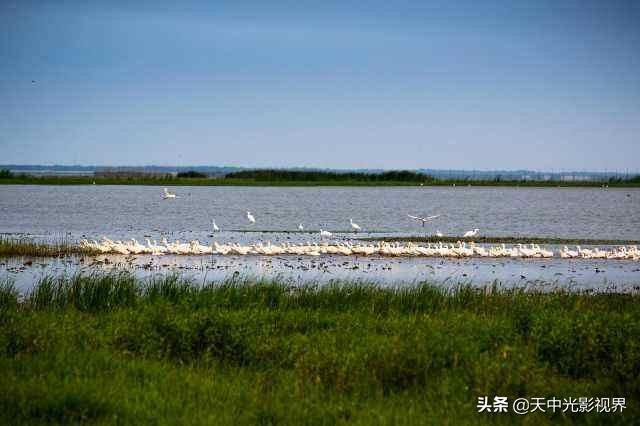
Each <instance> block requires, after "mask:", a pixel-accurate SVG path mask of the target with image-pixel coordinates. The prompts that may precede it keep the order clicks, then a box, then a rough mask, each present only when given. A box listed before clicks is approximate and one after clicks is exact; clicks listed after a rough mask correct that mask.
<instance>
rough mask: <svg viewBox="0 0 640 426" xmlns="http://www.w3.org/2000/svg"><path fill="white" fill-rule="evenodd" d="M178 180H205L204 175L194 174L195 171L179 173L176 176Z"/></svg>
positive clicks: (200, 173)
mask: <svg viewBox="0 0 640 426" xmlns="http://www.w3.org/2000/svg"><path fill="white" fill-rule="evenodd" d="M177 177H179V178H207V177H208V176H207V174H206V173H202V172H196V171H195V170H189V171H186V172H180V173H178V174H177Z"/></svg>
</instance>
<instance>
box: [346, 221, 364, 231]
mask: <svg viewBox="0 0 640 426" xmlns="http://www.w3.org/2000/svg"><path fill="white" fill-rule="evenodd" d="M349 223H351V229H353V231H354V232H358V231H360V230H361V229H362V228H360V225H358V224H357V223H354V222H353V219H349Z"/></svg>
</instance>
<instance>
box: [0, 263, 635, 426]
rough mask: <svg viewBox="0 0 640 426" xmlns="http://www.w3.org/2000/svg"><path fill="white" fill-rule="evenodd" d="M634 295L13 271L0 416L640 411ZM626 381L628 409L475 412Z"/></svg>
mask: <svg viewBox="0 0 640 426" xmlns="http://www.w3.org/2000/svg"><path fill="white" fill-rule="evenodd" d="M638 297H639V296H637V295H630V294H625V295H622V294H565V293H547V294H541V293H530V292H525V291H511V292H501V291H497V290H496V289H493V291H485V290H474V289H471V288H459V289H458V290H457V291H445V290H440V289H437V288H434V287H431V286H429V285H422V286H418V287H413V288H404V289H402V288H398V289H382V288H379V287H374V286H368V285H362V284H361V285H357V284H350V283H343V284H335V285H333V286H328V287H320V288H316V287H310V286H307V287H303V288H292V287H287V286H286V285H284V284H278V283H265V282H263V283H260V282H252V281H246V282H227V283H222V284H217V285H207V286H204V287H200V288H197V287H195V286H193V285H192V283H189V282H185V281H181V280H180V279H179V278H177V277H172V276H169V277H164V278H157V279H155V280H151V281H144V282H140V281H137V280H136V279H135V278H133V277H132V276H130V275H117V276H116V275H103V276H76V277H72V278H66V279H65V278H59V279H58V278H44V279H42V280H41V281H40V282H39V283H38V284H37V285H36V287H35V289H34V290H33V291H32V292H31V293H30V294H29V295H27V296H26V297H24V298H19V297H18V295H17V292H16V291H15V289H13V287H12V286H11V284H10V283H4V284H3V285H0V369H1V370H2V374H1V375H0V389H2V392H0V423H6V424H37V423H43V424H44V423H54V424H58V423H69V422H83V423H92V424H112V423H121V424H146V423H154V424H347V423H348V424H367V425H368V424H443V423H444V424H478V423H480V424H487V423H504V424H511V423H514V422H516V421H517V420H526V421H527V422H528V423H530V424H551V423H552V422H553V423H558V422H559V423H572V422H580V423H587V424H589V423H590V424H601V423H604V422H605V421H606V422H607V423H619V424H623V423H626V424H633V422H634V421H635V419H637V416H638V415H639V414H640V408H639V406H638V404H637V401H638V397H640V304H639V303H638V302H639V300H638ZM485 395H488V396H490V397H492V396H494V395H503V396H508V397H510V398H515V397H546V398H551V397H558V398H563V397H564V398H568V397H579V396H593V397H596V396H599V397H620V396H623V397H626V400H627V407H628V408H627V409H626V410H625V412H624V413H623V414H614V413H608V414H607V413H599V414H598V413H573V414H572V413H555V414H551V413H539V412H538V413H534V414H530V415H527V416H524V417H521V416H515V415H513V414H486V413H482V414H479V413H477V408H476V403H477V399H478V397H479V396H485Z"/></svg>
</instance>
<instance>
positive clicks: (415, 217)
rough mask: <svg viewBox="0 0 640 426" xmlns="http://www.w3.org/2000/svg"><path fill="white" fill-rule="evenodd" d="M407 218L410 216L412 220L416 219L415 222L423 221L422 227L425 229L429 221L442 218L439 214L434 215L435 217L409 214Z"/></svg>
mask: <svg viewBox="0 0 640 426" xmlns="http://www.w3.org/2000/svg"><path fill="white" fill-rule="evenodd" d="M407 216H409V217H410V218H411V219H415V220H420V221H422V227H424V224H425V223H426V222H429V221H431V220H433V219H435V218H437V217H440V215H439V214H437V215H434V216H427V217H420V216H412V215H410V214H408V215H407Z"/></svg>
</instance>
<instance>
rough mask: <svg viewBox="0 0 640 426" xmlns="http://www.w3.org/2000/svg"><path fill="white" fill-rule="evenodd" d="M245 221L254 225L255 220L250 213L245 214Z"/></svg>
mask: <svg viewBox="0 0 640 426" xmlns="http://www.w3.org/2000/svg"><path fill="white" fill-rule="evenodd" d="M247 219H248V220H249V222H251V223H256V218H255V217H253V215H252V214H251V212H247Z"/></svg>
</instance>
